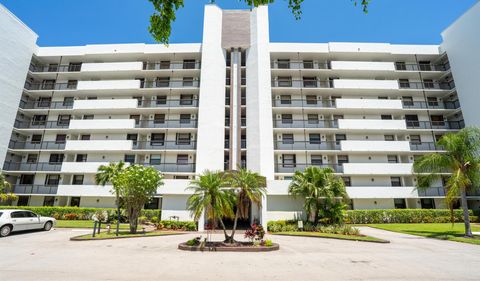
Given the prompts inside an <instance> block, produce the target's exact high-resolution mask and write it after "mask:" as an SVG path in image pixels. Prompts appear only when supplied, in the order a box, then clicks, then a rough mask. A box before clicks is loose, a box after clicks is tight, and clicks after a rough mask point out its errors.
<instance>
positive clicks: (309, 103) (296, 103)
mask: <svg viewBox="0 0 480 281" xmlns="http://www.w3.org/2000/svg"><path fill="white" fill-rule="evenodd" d="M272 104H273V106H274V107H325V108H332V107H335V101H334V100H306V99H293V100H292V99H284V100H282V99H274V100H273V101H272Z"/></svg>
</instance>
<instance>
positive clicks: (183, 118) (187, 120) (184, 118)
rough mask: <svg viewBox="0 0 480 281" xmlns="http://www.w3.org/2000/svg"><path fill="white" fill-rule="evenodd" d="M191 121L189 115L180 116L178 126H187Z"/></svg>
mask: <svg viewBox="0 0 480 281" xmlns="http://www.w3.org/2000/svg"><path fill="white" fill-rule="evenodd" d="M190 119H191V115H190V114H180V124H189V123H190Z"/></svg>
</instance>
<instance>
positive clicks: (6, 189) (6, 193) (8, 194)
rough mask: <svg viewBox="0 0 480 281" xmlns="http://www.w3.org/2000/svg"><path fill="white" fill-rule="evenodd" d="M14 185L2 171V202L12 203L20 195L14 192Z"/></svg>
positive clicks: (0, 196) (0, 185)
mask: <svg viewBox="0 0 480 281" xmlns="http://www.w3.org/2000/svg"><path fill="white" fill-rule="evenodd" d="M11 187H12V185H11V184H10V183H9V182H8V181H7V180H6V179H5V175H4V174H2V173H1V172H0V202H6V203H7V205H11V204H12V201H14V200H16V199H17V198H18V197H17V196H16V195H15V194H14V193H12V190H11Z"/></svg>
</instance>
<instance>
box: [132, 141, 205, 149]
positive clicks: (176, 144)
mask: <svg viewBox="0 0 480 281" xmlns="http://www.w3.org/2000/svg"><path fill="white" fill-rule="evenodd" d="M196 148H197V142H196V141H193V140H190V141H188V140H180V141H163V140H153V141H134V142H133V149H139V150H142V149H145V150H191V149H196Z"/></svg>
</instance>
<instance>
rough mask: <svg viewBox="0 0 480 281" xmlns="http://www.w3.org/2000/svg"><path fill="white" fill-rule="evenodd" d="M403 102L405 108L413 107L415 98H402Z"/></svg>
mask: <svg viewBox="0 0 480 281" xmlns="http://www.w3.org/2000/svg"><path fill="white" fill-rule="evenodd" d="M402 102H403V105H404V106H413V104H414V103H413V98H412V97H402Z"/></svg>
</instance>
